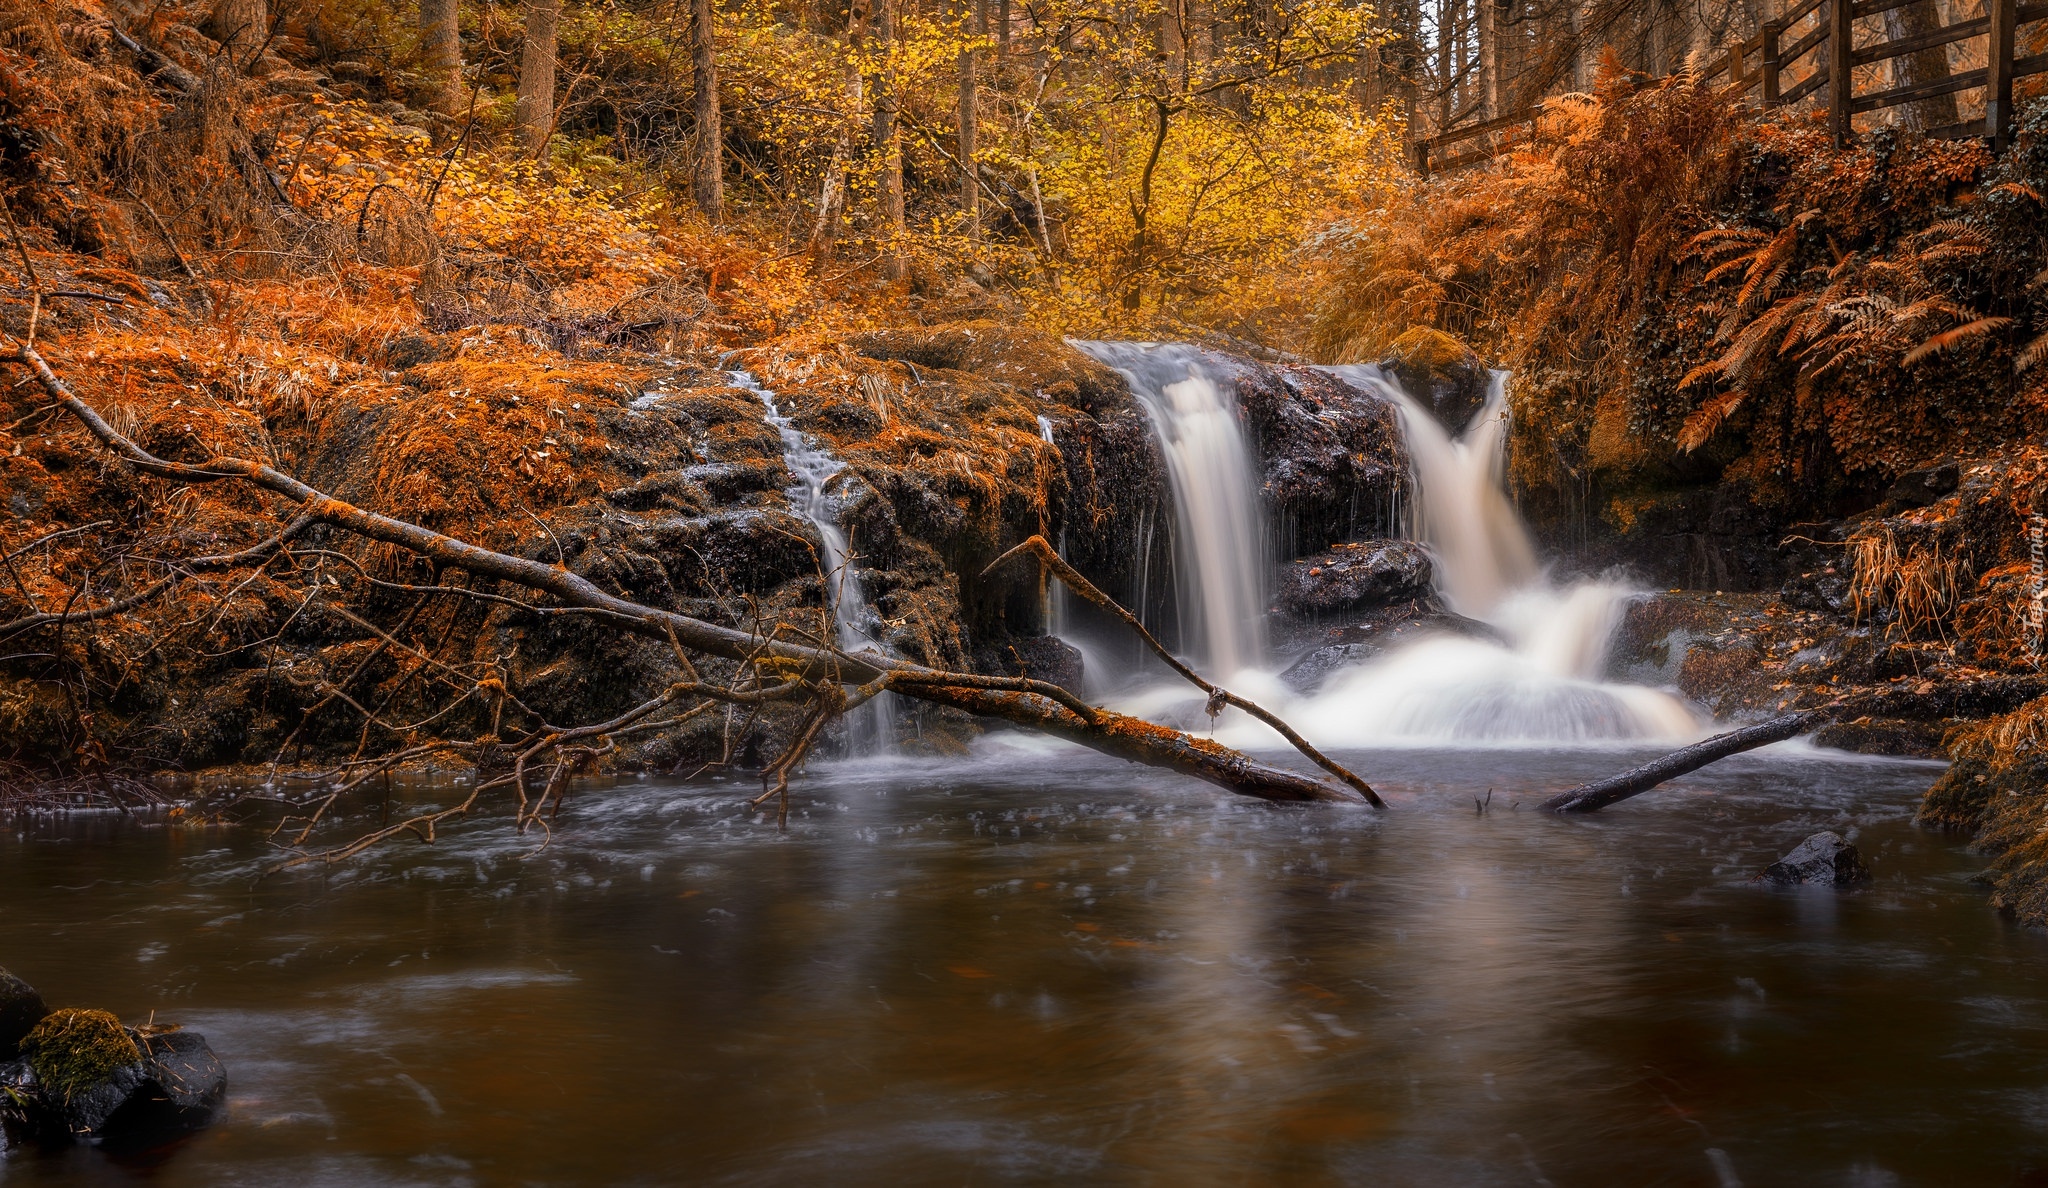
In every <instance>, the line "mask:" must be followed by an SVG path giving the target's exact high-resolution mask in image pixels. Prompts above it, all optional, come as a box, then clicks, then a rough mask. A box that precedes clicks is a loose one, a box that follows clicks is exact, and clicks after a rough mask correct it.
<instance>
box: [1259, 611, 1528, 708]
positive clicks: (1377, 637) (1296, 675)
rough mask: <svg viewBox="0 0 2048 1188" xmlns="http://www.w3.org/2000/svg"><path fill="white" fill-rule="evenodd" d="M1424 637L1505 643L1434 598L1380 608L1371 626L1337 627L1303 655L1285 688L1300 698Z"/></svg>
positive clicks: (1283, 678)
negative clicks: (1342, 671)
mask: <svg viewBox="0 0 2048 1188" xmlns="http://www.w3.org/2000/svg"><path fill="white" fill-rule="evenodd" d="M1424 635H1463V636H1467V637H1469V638H1472V639H1486V640H1492V641H1494V642H1501V636H1500V633H1499V632H1497V631H1495V630H1494V629H1493V628H1492V627H1489V626H1487V625H1486V624H1485V623H1482V622H1480V621H1478V620H1477V619H1468V618H1466V617H1465V616H1463V615H1459V614H1453V613H1451V612H1450V611H1447V610H1444V609H1443V608H1442V607H1441V606H1438V605H1437V604H1436V602H1435V600H1434V599H1433V598H1423V599H1416V600H1415V601H1413V602H1407V603H1400V604H1397V605H1393V606H1387V607H1381V608H1379V609H1378V610H1376V611H1374V612H1371V617H1370V618H1369V620H1368V621H1367V622H1364V623H1359V624H1354V625H1351V626H1347V627H1335V628H1331V629H1330V630H1329V631H1327V632H1325V633H1324V634H1323V646H1321V647H1318V648H1315V649H1314V650H1312V651H1310V652H1309V653H1308V654H1306V655H1304V656H1302V657H1301V658H1300V659H1299V660H1296V661H1295V662H1294V663H1293V664H1292V665H1290V666H1289V667H1288V668H1287V669H1286V670H1285V671H1284V672H1282V673H1281V674H1280V683H1281V684H1282V685H1285V686H1286V687H1287V688H1289V689H1292V690H1294V691H1295V692H1297V693H1313V692H1315V691H1316V690H1317V689H1318V688H1320V687H1321V686H1322V684H1323V683H1324V682H1325V681H1327V680H1329V678H1330V676H1331V675H1332V674H1334V673H1336V672H1337V671H1338V670H1339V669H1344V668H1350V667H1353V666H1355V665H1359V664H1363V663H1365V662H1366V661H1368V660H1370V659H1372V658H1373V657H1375V656H1378V655H1379V654H1381V653H1382V652H1386V651H1388V650H1390V649H1392V648H1395V647H1398V646H1400V645H1401V644H1404V643H1407V642H1408V641H1410V640H1413V639H1416V638H1418V637H1420V636H1424Z"/></svg>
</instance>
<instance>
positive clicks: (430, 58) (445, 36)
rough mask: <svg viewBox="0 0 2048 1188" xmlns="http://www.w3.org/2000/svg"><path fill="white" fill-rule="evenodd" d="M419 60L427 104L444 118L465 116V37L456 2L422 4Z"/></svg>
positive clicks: (427, 0)
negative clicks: (463, 51) (463, 108)
mask: <svg viewBox="0 0 2048 1188" xmlns="http://www.w3.org/2000/svg"><path fill="white" fill-rule="evenodd" d="M420 59H421V65H422V66H423V67H424V68H425V72H426V76H427V87H428V92H429V98H428V103H429V104H430V105H431V106H432V107H433V109H434V110H435V111H438V112H440V113H441V114H442V115H445V116H455V115H461V114H462V33H461V27H460V25H459V24H458V23H457V0H420Z"/></svg>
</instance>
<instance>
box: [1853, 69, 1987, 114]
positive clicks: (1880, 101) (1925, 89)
mask: <svg viewBox="0 0 2048 1188" xmlns="http://www.w3.org/2000/svg"><path fill="white" fill-rule="evenodd" d="M1983 85H1985V84H1984V71H1982V70H1965V71H1963V72H1961V73H1960V74H1951V75H1949V76H1948V77H1947V78H1943V79H1936V80H1935V81H1934V82H1925V83H1920V84H1919V85H1917V86H1911V87H1893V88H1892V89H1891V90H1889V91H1879V92H1877V93H1876V94H1875V95H1864V96H1862V97H1860V98H1858V99H1856V100H1854V101H1853V102H1852V104H1851V107H1850V110H1852V111H1876V110H1878V109H1879V108H1884V107H1897V106H1898V105H1899V104H1901V103H1915V102H1918V101H1919V100H1922V99H1932V98H1934V97H1935V96H1936V95H1953V94H1955V93H1956V92H1957V91H1967V90H1969V89H1970V88H1971V87H1981V86H1983Z"/></svg>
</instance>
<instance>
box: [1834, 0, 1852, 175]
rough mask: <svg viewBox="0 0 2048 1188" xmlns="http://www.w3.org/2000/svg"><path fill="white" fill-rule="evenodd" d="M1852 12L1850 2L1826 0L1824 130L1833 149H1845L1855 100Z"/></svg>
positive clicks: (1847, 144)
mask: <svg viewBox="0 0 2048 1188" xmlns="http://www.w3.org/2000/svg"><path fill="white" fill-rule="evenodd" d="M1855 41H1856V10H1855V5H1854V4H1853V3H1852V2H1851V0H1828V131H1830V132H1833V133H1834V134H1835V147H1837V148H1847V147H1849V138H1850V136H1851V135H1852V132H1851V129H1850V123H1849V117H1850V114H1851V113H1850V111H1849V104H1850V102H1851V101H1852V100H1853V99H1854V97H1855V84H1856V79H1855V76H1854V75H1852V74H1851V73H1850V65H1851V62H1852V61H1853V60H1854V57H1855Z"/></svg>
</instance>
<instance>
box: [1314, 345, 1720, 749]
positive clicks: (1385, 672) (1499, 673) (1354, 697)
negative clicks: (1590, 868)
mask: <svg viewBox="0 0 2048 1188" xmlns="http://www.w3.org/2000/svg"><path fill="white" fill-rule="evenodd" d="M1330 370H1332V371H1333V372H1335V373H1336V374H1337V375H1338V376H1339V377H1340V378H1342V379H1344V380H1345V381H1346V382H1348V383H1351V384H1352V385H1353V386H1356V387H1361V388H1366V389H1369V390H1372V391H1376V392H1378V393H1380V394H1381V395H1383V396H1385V397H1386V398H1387V399H1388V400H1390V401H1392V402H1393V404H1394V406H1395V407H1396V408H1397V409H1398V410H1399V412H1400V419H1401V427H1402V432H1403V436H1404V439H1405V442H1406V444H1407V447H1408V455H1409V459H1410V465H1411V467H1412V470H1413V477H1414V480H1415V481H1414V484H1413V488H1414V489H1413V491H1412V493H1411V498H1410V501H1409V509H1408V510H1409V515H1408V519H1409V532H1410V535H1412V536H1413V537H1414V538H1416V539H1418V540H1420V541H1422V542H1423V543H1424V544H1426V545H1428V546H1429V548H1430V552H1431V554H1432V557H1433V559H1434V561H1435V563H1436V567H1437V578H1436V581H1437V589H1438V592H1439V594H1440V595H1441V596H1442V598H1443V600H1444V602H1445V604H1446V605H1447V606H1448V607H1449V608H1450V609H1451V610H1453V611H1456V612H1457V613H1459V614H1461V615H1464V616H1466V617H1468V618H1471V619H1475V620H1478V621H1479V622H1481V623H1483V624H1485V625H1486V626H1488V627H1491V628H1492V629H1493V630H1494V631H1495V632H1497V633H1498V635H1499V638H1498V639H1497V640H1488V639H1475V638H1471V637H1468V636H1463V635H1437V636H1430V637H1425V638H1422V639H1419V640H1417V641H1415V642H1414V643H1411V644H1408V645H1407V646H1404V647H1400V648H1397V649H1395V650H1393V651H1391V652H1389V653H1387V654H1385V655H1382V656H1379V657H1377V658H1375V659H1374V660H1373V661H1372V662H1370V663H1368V664H1364V665H1361V666H1359V667H1357V668H1353V669H1349V670H1346V671H1343V672H1340V673H1338V674H1337V675H1336V676H1334V677H1333V678H1332V679H1331V680H1330V681H1329V682H1328V683H1327V684H1326V685H1325V686H1324V687H1323V689H1322V690H1321V691H1320V692H1319V693H1317V694H1315V695H1314V696H1311V697H1308V698H1304V699H1302V701H1301V702H1300V703H1299V704H1298V705H1297V706H1295V707H1294V708H1293V709H1292V710H1291V713H1292V716H1293V720H1294V723H1295V725H1296V726H1297V727H1298V728H1300V729H1303V730H1305V731H1307V732H1308V733H1309V734H1310V735H1311V736H1312V737H1320V738H1324V739H1327V740H1330V741H1331V742H1333V743H1341V742H1343V741H1368V740H1370V741H1391V740H1403V739H1410V740H1439V741H1450V740H1465V741H1502V742H1507V741H1514V742H1532V741H1533V742H1592V741H1601V740H1629V739H1672V738H1681V737H1685V736H1688V735H1691V734H1693V733H1695V732H1696V731H1697V729H1698V722H1697V720H1696V718H1695V716H1694V714H1693V711H1692V710H1691V708H1690V707H1688V706H1687V705H1686V704H1685V702H1683V701H1681V700H1680V699H1678V698H1677V697H1674V696H1672V695H1670V694H1668V693H1664V692H1662V691H1660V690H1656V689H1651V688H1647V687H1644V686H1640V685H1622V684H1612V683H1608V682H1605V681H1603V680H1602V676H1603V673H1604V670H1605V667H1606V661H1607V650H1608V642H1609V640H1610V639H1611V638H1612V636H1613V633H1614V630H1615V628H1616V627H1617V626H1618V625H1619V623H1620V620H1621V616H1622V613H1623V612H1624V611H1625V610H1626V609H1627V606H1628V602H1629V600H1630V599H1631V598H1633V597H1634V596H1635V593H1636V592H1635V591H1633V590H1631V589H1630V588H1629V587H1627V586H1625V585H1622V584H1620V583H1617V582H1612V581H1581V582H1575V583H1572V584H1571V585H1568V586H1558V585H1556V584H1554V583H1552V582H1551V581H1550V579H1549V577H1548V575H1547V574H1546V573H1545V572H1544V570H1543V568H1542V566H1541V565H1539V564H1538V562H1537V559H1536V547H1535V543H1534V542H1533V541H1532V540H1531V539H1530V536H1529V532H1528V529H1527V528H1526V527H1525V526H1524V525H1523V524H1522V522H1521V518H1520V517H1519V516H1517V515H1516V514H1515V510H1514V507H1513V506H1512V505H1511V504H1510V503H1509V502H1508V499H1507V495H1506V493H1505V489H1504V483H1503V479H1504V474H1503V462H1504V458H1505V445H1506V440H1507V430H1508V403H1507V380H1508V377H1507V373H1505V372H1495V373H1494V376H1493V380H1492V383H1491V385H1490V387H1489V391H1488V394H1487V400H1486V404H1485V406H1484V407H1483V408H1482V409H1481V410H1480V411H1479V413H1478V414H1477V415H1476V416H1475V417H1474V418H1473V420H1472V423H1471V424H1470V425H1469V426H1467V427H1466V429H1465V431H1464V433H1463V434H1462V435H1461V436H1459V437H1455V438H1454V437H1452V436H1451V435H1450V434H1449V433H1448V432H1447V431H1446V430H1445V429H1444V427H1443V426H1442V425H1441V424H1439V423H1438V422H1437V420H1436V418H1435V417H1433V416H1431V415H1430V413H1429V411H1428V410H1427V409H1425V408H1423V407H1422V405H1420V404H1419V403H1417V402H1416V401H1415V400H1414V399H1413V398H1412V397H1410V396H1409V395H1408V394H1407V393H1406V392H1404V391H1402V390H1401V388H1400V387H1399V385H1398V384H1396V383H1394V382H1393V381H1392V380H1391V379H1390V378H1389V377H1387V376H1386V375H1384V374H1383V373H1382V372H1380V370H1379V369H1378V368H1374V367H1344V368H1331V369H1330Z"/></svg>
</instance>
